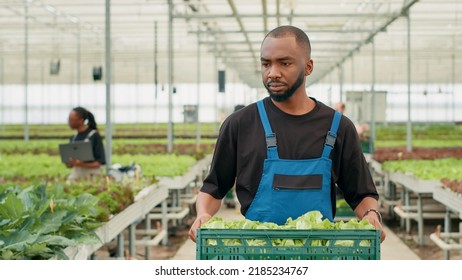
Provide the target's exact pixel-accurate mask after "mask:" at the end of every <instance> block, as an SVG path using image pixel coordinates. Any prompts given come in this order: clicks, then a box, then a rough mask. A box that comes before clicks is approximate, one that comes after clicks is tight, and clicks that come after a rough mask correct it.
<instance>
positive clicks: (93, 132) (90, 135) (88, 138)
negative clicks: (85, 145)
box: [84, 129, 96, 142]
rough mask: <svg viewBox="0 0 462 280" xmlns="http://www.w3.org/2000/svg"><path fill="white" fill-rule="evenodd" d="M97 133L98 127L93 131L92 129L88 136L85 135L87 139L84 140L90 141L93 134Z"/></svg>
mask: <svg viewBox="0 0 462 280" xmlns="http://www.w3.org/2000/svg"><path fill="white" fill-rule="evenodd" d="M95 133H96V129H93V130H92V131H90V133H88V135H87V137H85V140H84V141H85V142H88V141H90V137H92V136H93V134H95Z"/></svg>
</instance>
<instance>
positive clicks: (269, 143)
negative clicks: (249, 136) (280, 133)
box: [266, 133, 277, 148]
mask: <svg viewBox="0 0 462 280" xmlns="http://www.w3.org/2000/svg"><path fill="white" fill-rule="evenodd" d="M276 144H277V141H276V133H270V134H266V147H267V148H271V147H276Z"/></svg>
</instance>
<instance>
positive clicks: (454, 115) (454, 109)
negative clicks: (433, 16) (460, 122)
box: [451, 36, 456, 125]
mask: <svg viewBox="0 0 462 280" xmlns="http://www.w3.org/2000/svg"><path fill="white" fill-rule="evenodd" d="M451 74H452V75H451V83H452V122H453V123H454V125H455V124H456V38H455V36H453V37H452V60H451Z"/></svg>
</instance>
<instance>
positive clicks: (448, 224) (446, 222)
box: [443, 208, 451, 260]
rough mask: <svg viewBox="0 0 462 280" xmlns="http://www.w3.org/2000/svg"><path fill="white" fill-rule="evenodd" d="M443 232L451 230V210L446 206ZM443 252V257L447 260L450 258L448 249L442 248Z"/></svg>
mask: <svg viewBox="0 0 462 280" xmlns="http://www.w3.org/2000/svg"><path fill="white" fill-rule="evenodd" d="M444 232H445V233H448V234H449V233H450V232H451V212H450V211H449V209H448V208H446V214H445V215H444ZM444 241H445V242H448V241H449V239H446V240H444ZM443 254H444V259H445V260H449V258H450V252H449V250H444V251H443Z"/></svg>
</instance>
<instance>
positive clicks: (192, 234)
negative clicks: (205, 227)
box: [189, 214, 212, 242]
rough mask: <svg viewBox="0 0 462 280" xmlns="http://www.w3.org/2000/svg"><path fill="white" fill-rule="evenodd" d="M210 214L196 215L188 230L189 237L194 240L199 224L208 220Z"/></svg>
mask: <svg viewBox="0 0 462 280" xmlns="http://www.w3.org/2000/svg"><path fill="white" fill-rule="evenodd" d="M211 218H212V216H210V215H209V214H203V215H200V216H197V218H196V220H195V221H194V223H193V225H192V226H191V229H190V230H189V238H190V239H191V240H192V241H194V242H196V230H197V229H198V228H200V227H201V225H202V224H203V223H205V222H207V221H208V220H210V219H211Z"/></svg>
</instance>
